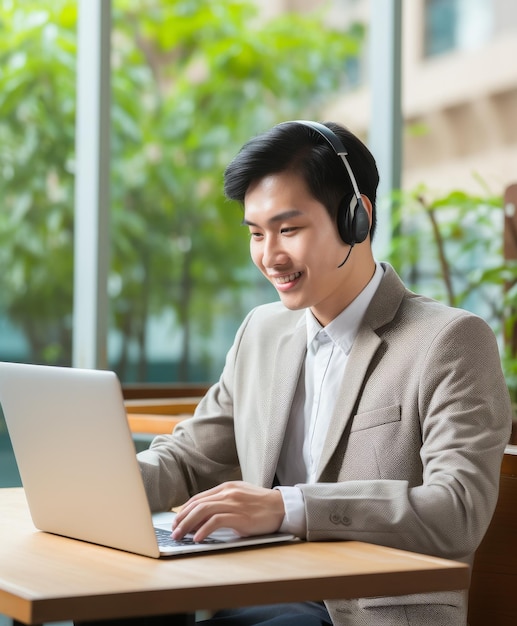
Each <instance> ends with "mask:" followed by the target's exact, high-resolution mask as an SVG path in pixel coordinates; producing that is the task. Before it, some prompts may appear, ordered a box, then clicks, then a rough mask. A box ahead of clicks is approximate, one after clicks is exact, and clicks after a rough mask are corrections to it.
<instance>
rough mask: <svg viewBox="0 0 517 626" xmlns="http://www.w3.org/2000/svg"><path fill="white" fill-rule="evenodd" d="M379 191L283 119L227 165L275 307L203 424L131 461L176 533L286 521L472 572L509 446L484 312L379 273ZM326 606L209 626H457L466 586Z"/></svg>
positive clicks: (336, 151)
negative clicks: (463, 564)
mask: <svg viewBox="0 0 517 626" xmlns="http://www.w3.org/2000/svg"><path fill="white" fill-rule="evenodd" d="M377 184H378V174H377V168H376V165H375V161H374V159H373V157H372V155H371V154H370V152H369V151H368V150H367V148H366V147H365V146H364V145H363V144H362V143H361V142H360V141H359V139H358V138H357V137H355V136H354V135H353V134H352V133H350V132H349V131H348V130H346V129H344V128H342V127H340V126H338V125H336V124H331V123H328V124H326V125H318V124H315V123H313V122H302V121H298V122H286V123H283V124H279V125H277V126H275V127H274V128H272V129H271V130H270V131H268V132H266V133H265V134H263V135H261V136H259V137H256V138H254V139H252V140H251V141H249V142H248V143H247V144H246V145H245V146H244V147H243V148H242V150H241V151H240V152H239V154H238V155H237V156H236V157H235V159H234V160H233V162H232V163H231V164H230V165H229V166H228V168H227V170H226V173H225V191H226V194H227V196H228V197H229V198H230V199H234V200H238V201H239V202H241V203H242V204H243V206H244V220H243V223H244V224H245V225H246V226H247V227H248V228H249V232H250V250H251V257H252V259H253V262H254V263H255V265H256V266H257V267H258V269H259V270H260V271H261V272H262V273H263V274H264V276H265V277H266V279H267V280H269V281H270V282H271V283H272V284H273V285H274V286H275V288H276V289H277V291H278V295H279V298H280V302H275V303H273V304H268V305H264V306H261V307H258V308H256V309H255V310H253V311H252V312H251V313H250V314H249V315H248V317H247V318H246V319H245V321H244V322H243V324H242V326H241V328H240V329H239V331H238V333H237V336H236V338H235V342H234V344H233V347H232V348H231V350H230V351H229V353H228V356H227V360H226V364H225V367H224V371H223V373H222V375H221V378H220V380H219V382H218V383H217V384H215V385H214V386H213V387H212V388H211V389H210V390H209V392H208V393H207V395H206V397H205V398H204V399H203V400H202V402H201V403H200V404H199V407H198V410H197V411H196V415H195V416H194V417H193V418H192V419H190V420H187V421H185V422H183V423H182V425H181V426H179V427H178V428H177V429H176V430H175V432H174V434H173V435H170V436H160V437H157V438H156V439H155V440H154V442H153V443H152V445H151V448H150V449H149V450H148V451H145V452H142V453H140V455H139V461H140V465H141V469H142V473H143V477H144V482H145V485H146V489H147V493H148V496H149V500H150V503H151V506H152V508H153V509H156V510H158V509H168V508H170V507H172V506H177V505H180V504H183V503H186V504H185V505H184V506H183V508H182V511H181V513H180V514H179V515H178V518H177V523H176V526H175V528H174V536H175V537H177V538H179V537H181V536H183V535H184V534H185V533H187V532H192V531H193V532H195V539H196V540H202V539H203V538H204V537H206V536H207V535H208V534H209V533H210V532H212V531H213V530H215V529H216V528H219V527H231V528H234V529H235V530H237V531H238V532H239V533H241V534H243V535H252V534H259V533H265V532H272V531H276V530H279V529H282V530H289V531H292V532H294V533H295V534H297V535H298V536H299V537H301V538H303V539H306V540H308V541H318V540H331V539H336V540H345V539H351V540H361V541H368V542H372V543H377V544H382V545H386V546H393V547H396V548H402V549H407V550H413V551H417V552H422V553H426V554H432V555H436V556H441V557H448V558H454V559H461V560H464V561H467V562H471V560H472V557H473V554H474V551H475V550H476V548H477V546H478V544H479V542H480V541H481V539H482V537H483V534H484V532H485V530H486V528H487V526H488V523H489V521H490V518H491V515H492V512H493V509H494V506H495V503H496V499H497V491H498V489H497V488H498V480H499V469H500V463H501V458H502V454H503V451H504V447H505V444H506V443H507V442H508V439H509V434H510V423H511V410H510V403H509V398H508V392H507V388H506V385H505V380H504V378H503V375H502V373H501V367H500V359H499V354H498V349H497V345H496V341H495V337H494V335H493V333H492V331H491V330H490V328H489V327H488V326H487V324H486V323H485V322H484V321H483V320H481V319H480V318H479V317H476V316H474V315H472V314H470V313H467V312H466V311H463V310H459V309H453V308H449V307H446V306H444V305H441V304H438V303H436V302H434V301H432V300H430V299H427V298H424V297H422V296H419V295H416V294H414V293H412V292H410V291H408V290H407V289H406V288H405V287H404V285H403V284H402V282H401V281H400V279H399V278H398V276H397V275H396V273H395V271H394V270H393V269H392V268H391V267H390V266H389V265H387V264H380V263H377V262H376V261H375V259H374V257H373V254H372V249H371V239H372V237H373V234H374V230H375V224H376V219H375V196H376V188H377ZM325 605H326V608H325V607H324V606H323V604H318V603H307V604H306V605H304V604H301V605H295V606H292V605H289V606H286V605H280V606H278V607H269V608H267V609H260V608H258V607H257V609H252V610H244V611H231V612H225V613H224V614H220V615H219V616H216V618H214V619H213V620H210V622H209V623H211V624H212V623H213V624H224V625H226V624H236V625H243V624H258V623H261V624H266V623H267V624H291V623H292V624H296V625H297V626H298V625H301V624H329V623H334V624H339V625H345V624H346V625H349V624H353V625H356V624H369V625H381V624H382V625H384V624H386V625H387V624H390V625H391V624H397V625H401V624H411V625H412V626H413V625H423V624H433V625H434V626H436V625H444V626H445V625H447V626H451V625H459V624H466V606H467V597H466V594H465V593H464V592H461V591H458V592H453V593H433V594H421V595H412V596H401V597H392V598H369V599H359V600H356V601H349V600H343V601H334V600H332V601H329V602H326V603H325ZM327 610H328V613H327ZM300 612H301V613H300Z"/></svg>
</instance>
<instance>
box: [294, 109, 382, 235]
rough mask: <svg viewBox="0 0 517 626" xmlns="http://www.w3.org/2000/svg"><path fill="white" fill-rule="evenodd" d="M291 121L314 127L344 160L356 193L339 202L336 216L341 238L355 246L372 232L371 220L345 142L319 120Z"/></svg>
mask: <svg viewBox="0 0 517 626" xmlns="http://www.w3.org/2000/svg"><path fill="white" fill-rule="evenodd" d="M291 123H294V124H300V125H302V126H307V127H308V128H312V130H314V131H316V132H317V133H318V134H319V135H320V136H321V137H323V139H325V141H326V142H327V143H328V144H330V146H331V147H332V149H333V150H334V152H335V153H336V154H337V156H338V157H340V158H341V160H342V161H343V164H344V166H345V169H346V171H347V173H348V177H349V178H350V182H351V183H352V187H353V189H354V195H353V196H352V200H351V201H350V202H349V203H348V202H347V201H346V200H345V199H344V198H343V200H341V202H340V203H339V207H338V211H337V218H336V219H337V229H338V233H339V236H340V237H341V239H342V240H343V241H344V242H345V243H346V244H348V245H349V246H351V247H353V246H355V244H356V243H361V242H362V241H364V240H365V239H366V237H367V236H368V233H369V232H370V220H369V218H368V212H367V211H366V209H365V207H364V203H363V199H362V198H361V193H360V191H359V188H358V186H357V181H356V179H355V176H354V173H353V172H352V168H351V167H350V163H349V162H348V159H347V158H346V155H347V154H348V151H347V149H346V148H345V146H344V145H343V142H342V141H341V139H340V138H339V137H338V136H337V135H336V134H335V133H334V132H333V131H331V130H330V128H327V127H326V126H325V125H324V124H320V123H319V122H309V121H307V120H294V121H293V122H291Z"/></svg>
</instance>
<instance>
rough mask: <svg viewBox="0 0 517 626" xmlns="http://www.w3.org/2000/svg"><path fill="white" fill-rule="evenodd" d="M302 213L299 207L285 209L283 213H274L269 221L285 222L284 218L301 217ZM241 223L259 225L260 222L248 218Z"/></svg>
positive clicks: (273, 222) (270, 222)
mask: <svg viewBox="0 0 517 626" xmlns="http://www.w3.org/2000/svg"><path fill="white" fill-rule="evenodd" d="M300 215H303V214H302V212H301V211H299V210H298V209H292V210H291V211H284V212H283V213H277V214H276V215H273V217H270V218H269V219H268V221H267V223H268V224H275V223H277V222H283V221H284V220H289V219H291V218H293V217H299V216H300ZM241 225H242V226H258V224H255V223H254V222H250V221H249V220H247V219H246V218H244V219H243V220H242V222H241Z"/></svg>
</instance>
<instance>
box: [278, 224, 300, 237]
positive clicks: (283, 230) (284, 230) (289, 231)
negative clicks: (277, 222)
mask: <svg viewBox="0 0 517 626" xmlns="http://www.w3.org/2000/svg"><path fill="white" fill-rule="evenodd" d="M298 229H299V227H298V226H286V227H285V228H281V229H280V233H281V234H282V235H291V234H292V233H294V232H296V231H297V230H298Z"/></svg>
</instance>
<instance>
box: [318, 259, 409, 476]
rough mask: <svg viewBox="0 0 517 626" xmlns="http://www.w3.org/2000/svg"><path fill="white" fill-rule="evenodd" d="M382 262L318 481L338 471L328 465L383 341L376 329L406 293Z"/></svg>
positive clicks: (390, 316) (388, 319)
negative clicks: (381, 272)
mask: <svg viewBox="0 0 517 626" xmlns="http://www.w3.org/2000/svg"><path fill="white" fill-rule="evenodd" d="M382 265H383V268H384V272H385V273H384V277H383V279H382V281H381V284H380V285H379V288H378V289H377V291H376V293H375V295H374V297H373V298H372V301H371V303H370V306H369V307H368V310H367V311H366V314H365V317H364V319H363V321H362V323H361V327H360V329H359V332H358V334H357V337H356V338H355V341H354V345H353V347H352V350H351V352H350V355H349V358H348V362H347V366H346V368H345V372H344V374H343V381H342V383H341V387H340V389H339V393H338V397H337V399H336V405H335V408H334V412H333V414H332V419H331V421H330V425H329V429H328V432H327V436H326V439H325V444H324V447H323V453H322V455H321V459H320V462H319V465H318V472H317V480H318V481H321V480H324V478H325V475H334V474H335V472H333V471H332V469H333V468H330V467H327V465H328V464H329V462H330V460H331V459H332V456H333V454H334V452H335V450H336V448H337V446H338V445H339V443H340V441H341V439H342V437H343V435H344V432H345V429H346V427H347V424H348V423H349V421H350V419H351V418H352V416H353V414H354V408H355V406H356V403H357V400H358V398H359V396H360V393H361V390H362V386H363V382H364V378H365V376H366V371H367V369H368V366H369V364H370V362H371V360H372V358H373V356H374V355H375V353H376V352H377V350H378V349H379V346H380V345H381V344H382V342H383V339H382V335H380V334H379V333H378V332H377V329H378V328H380V327H382V326H384V325H386V324H388V323H390V322H391V321H392V320H393V318H394V317H395V315H396V313H397V311H398V309H399V307H400V304H401V302H402V299H403V297H404V295H405V293H407V292H406V288H405V286H404V284H403V283H402V281H401V280H400V278H399V277H398V276H397V274H396V272H395V271H394V270H393V268H392V267H391V266H390V265H388V264H384V263H383V264H382ZM338 462H339V463H340V465H341V463H342V461H341V460H339V461H338ZM324 473H325V475H324Z"/></svg>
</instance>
